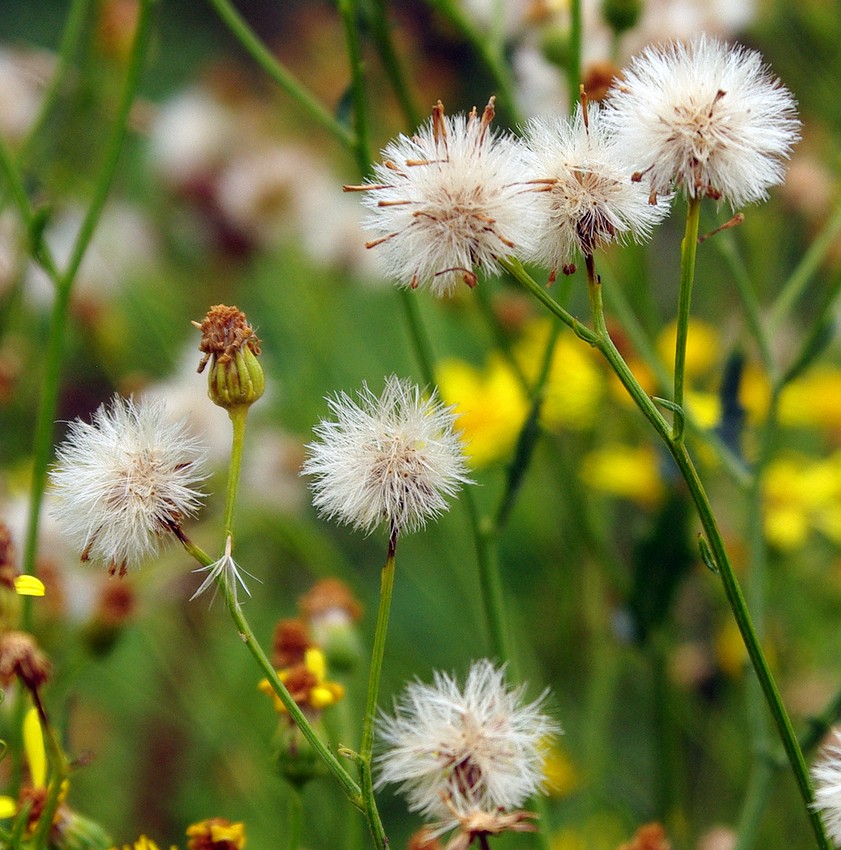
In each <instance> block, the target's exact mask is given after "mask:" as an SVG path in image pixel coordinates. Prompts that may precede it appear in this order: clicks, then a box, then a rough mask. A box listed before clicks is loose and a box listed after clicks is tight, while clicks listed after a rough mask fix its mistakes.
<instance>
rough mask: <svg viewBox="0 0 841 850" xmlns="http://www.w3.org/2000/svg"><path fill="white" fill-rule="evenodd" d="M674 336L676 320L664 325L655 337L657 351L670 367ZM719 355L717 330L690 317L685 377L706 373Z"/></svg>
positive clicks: (673, 357)
mask: <svg viewBox="0 0 841 850" xmlns="http://www.w3.org/2000/svg"><path fill="white" fill-rule="evenodd" d="M676 338H677V323H676V322H671V323H670V324H668V325H666V327H664V328H663V330H662V331H661V332H660V335H659V336H658V337H657V353H658V354H659V355H660V359H661V360H662V361H663V363H664V364H665V365H666V366H668V367H669V368H670V369H671V368H672V367H673V366H674V362H675V339H676ZM720 356H721V338H720V337H719V334H718V331H717V330H716V329H715V328H714V327H713V326H712V325H709V324H707V323H706V322H704V321H701V320H700V319H690V320H689V329H688V334H687V337H686V370H685V372H684V374H685V375H686V378H687V379H690V378H699V377H701V376H702V375H704V374H706V373H707V372H709V371H710V370H711V369H712V368H713V366H715V364H716V363H717V362H718V361H719V360H720Z"/></svg>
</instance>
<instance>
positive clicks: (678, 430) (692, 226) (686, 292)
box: [672, 198, 701, 443]
mask: <svg viewBox="0 0 841 850" xmlns="http://www.w3.org/2000/svg"><path fill="white" fill-rule="evenodd" d="M700 221H701V199H700V198H690V199H689V208H688V209H687V211H686V229H685V230H684V233H683V242H681V245H680V293H679V295H678V304H677V333H676V335H675V374H674V395H673V396H672V400H673V401H674V403H675V410H674V416H673V420H672V439H673V440H674V441H675V442H677V443H680V442H682V441H683V433H684V417H683V407H684V403H683V388H684V378H685V373H686V338H687V336H688V333H689V311H690V307H691V305H692V283H693V281H694V280H695V255H696V253H697V249H698V227H699V223H700Z"/></svg>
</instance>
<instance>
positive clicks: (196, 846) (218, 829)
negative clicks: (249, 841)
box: [187, 818, 245, 850]
mask: <svg viewBox="0 0 841 850" xmlns="http://www.w3.org/2000/svg"><path fill="white" fill-rule="evenodd" d="M187 838H188V841H187V850H242V848H243V847H245V827H244V825H243V824H241V823H231V821H229V820H226V819H225V818H208V820H203V821H199V822H198V823H194V824H191V825H190V826H188V827H187Z"/></svg>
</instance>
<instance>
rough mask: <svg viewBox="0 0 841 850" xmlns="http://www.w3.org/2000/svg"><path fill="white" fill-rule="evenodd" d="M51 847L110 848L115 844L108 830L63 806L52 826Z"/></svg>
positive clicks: (76, 849) (67, 849) (59, 849)
mask: <svg viewBox="0 0 841 850" xmlns="http://www.w3.org/2000/svg"><path fill="white" fill-rule="evenodd" d="M51 834H52V836H53V838H52V841H51V843H50V847H54V848H56V850H108V849H109V848H110V847H113V846H114V842H113V841H112V840H111V838H110V836H109V835H108V833H107V832H105V830H104V829H103V828H102V827H101V826H100V825H99V824H98V823H96V822H95V821H92V820H90V818H86V817H82V816H81V815H77V814H76V812H74V811H72V810H71V809H69V808H67V807H66V806H61V807H60V808H59V812H58V815H57V818H56V821H55V823H54V824H53V828H52V833H51Z"/></svg>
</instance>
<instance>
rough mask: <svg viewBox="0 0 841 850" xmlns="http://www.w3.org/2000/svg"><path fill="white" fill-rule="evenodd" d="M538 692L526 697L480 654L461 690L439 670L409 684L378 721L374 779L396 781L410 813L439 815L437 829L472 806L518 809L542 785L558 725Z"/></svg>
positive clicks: (446, 826) (456, 821)
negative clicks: (429, 678)
mask: <svg viewBox="0 0 841 850" xmlns="http://www.w3.org/2000/svg"><path fill="white" fill-rule="evenodd" d="M545 696H546V694H544V695H543V696H541V697H539V698H538V699H537V700H535V701H534V702H531V703H527V702H525V700H524V699H523V688H522V687H518V688H514V689H509V688H508V687H507V685H506V683H505V674H504V669H503V668H498V667H495V666H494V665H493V664H492V663H491V662H490V661H487V660H480V661H476V662H474V663H473V664H472V665H471V667H470V670H469V672H468V674H467V679H466V681H465V684H464V687H463V688H461V687H460V686H459V684H458V682H457V681H456V680H455V679H454V678H452V677H451V676H449V675H447V674H446V673H441V672H436V673H435V675H434V679H433V682H432V684H423V683H421V682H412V683H410V684H409V685H407V687H406V689H405V690H404V691H403V693H402V694H401V696H400V697H399V698H398V700H397V701H396V702H395V705H394V714H393V715H390V716H389V715H382V716H381V717H380V718H379V721H378V732H379V738H380V741H381V743H382V744H383V746H384V749H383V751H382V752H381V753H380V754H378V756H377V759H376V760H377V764H378V767H379V777H378V779H377V785H378V786H380V787H381V786H383V785H386V784H390V783H394V784H398V785H399V786H400V791H401V792H402V793H403V794H404V795H405V797H406V799H407V801H408V803H409V808H410V809H411V810H412V811H416V812H419V813H421V814H422V815H424V816H427V817H430V818H434V819H439V821H440V822H439V824H438V826H437V828H436V830H437V832H438V833H441V832H445V831H447V830H449V829H452V828H454V827H456V826H457V825H458V824H459V822H460V820H461V819H462V818H464V817H467V816H472V815H474V814H475V813H476V812H477V811H481V812H497V811H498V810H511V809H515V808H518V807H519V806H521V805H522V804H523V803H524V802H525V801H526V799H527V798H528V797H530V796H531V795H532V794H534V793H535V792H537V791H538V790H540V789H541V788H542V786H543V784H544V780H545V776H544V769H543V768H544V761H545V748H546V741H547V739H548V738H549V737H550V736H551V735H553V734H555V733H556V732H558V731H559V730H558V726H557V724H556V723H555V722H554V721H553V720H552V719H550V718H549V717H548V716H547V715H545V714H544V713H543V711H542V707H543V703H544V701H545Z"/></svg>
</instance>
